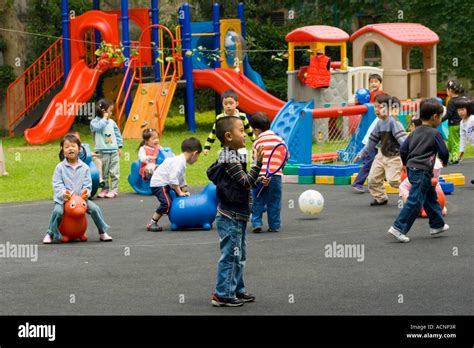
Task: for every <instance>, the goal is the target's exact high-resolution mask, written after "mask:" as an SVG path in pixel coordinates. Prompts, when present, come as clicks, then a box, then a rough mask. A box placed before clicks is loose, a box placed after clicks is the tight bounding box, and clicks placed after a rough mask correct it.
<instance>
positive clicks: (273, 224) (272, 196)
mask: <svg viewBox="0 0 474 348" xmlns="http://www.w3.org/2000/svg"><path fill="white" fill-rule="evenodd" d="M250 125H251V126H252V128H253V131H254V133H255V135H256V136H257V139H255V142H254V143H253V145H252V150H253V151H252V152H253V154H254V159H255V155H256V153H257V149H258V148H259V147H261V146H262V147H263V151H264V155H263V161H262V169H260V175H263V176H264V175H265V173H266V170H267V166H270V168H272V165H275V164H272V163H268V160H269V157H270V153H271V152H272V149H273V148H274V147H275V146H276V145H277V144H279V143H285V142H284V141H283V139H282V138H280V137H279V136H278V135H276V134H275V133H274V132H272V131H271V130H270V119H269V118H268V116H267V114H266V113H264V112H257V113H255V114H253V115H252V116H251V117H250ZM276 168H278V165H277V167H276ZM276 168H274V169H275V170H276ZM282 174H283V173H282V171H281V169H280V170H279V171H278V172H277V173H275V174H274V175H273V176H272V177H271V180H270V182H269V184H268V187H267V188H266V189H265V190H264V191H263V192H262V194H261V195H260V197H257V192H256V189H255V191H254V200H253V205H252V228H253V229H252V232H254V233H259V232H262V225H263V223H262V215H263V212H264V211H265V210H266V211H267V217H268V227H269V228H268V232H278V231H279V230H280V227H281V218H280V211H281V189H282V186H281V178H282Z"/></svg>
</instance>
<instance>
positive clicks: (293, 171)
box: [283, 164, 299, 175]
mask: <svg viewBox="0 0 474 348" xmlns="http://www.w3.org/2000/svg"><path fill="white" fill-rule="evenodd" d="M298 168H299V165H297V164H287V165H286V166H285V168H283V175H298Z"/></svg>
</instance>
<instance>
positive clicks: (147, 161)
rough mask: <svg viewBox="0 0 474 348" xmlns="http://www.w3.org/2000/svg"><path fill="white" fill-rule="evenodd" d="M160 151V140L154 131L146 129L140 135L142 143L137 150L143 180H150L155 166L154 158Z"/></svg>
mask: <svg viewBox="0 0 474 348" xmlns="http://www.w3.org/2000/svg"><path fill="white" fill-rule="evenodd" d="M159 151H160V138H159V136H158V132H157V131H156V129H153V128H147V129H145V130H144V131H143V133H142V142H141V143H140V146H139V149H138V158H139V159H140V175H141V177H142V178H143V180H150V178H151V176H152V175H153V172H154V171H155V169H156V167H157V164H156V158H157V157H158V152H159Z"/></svg>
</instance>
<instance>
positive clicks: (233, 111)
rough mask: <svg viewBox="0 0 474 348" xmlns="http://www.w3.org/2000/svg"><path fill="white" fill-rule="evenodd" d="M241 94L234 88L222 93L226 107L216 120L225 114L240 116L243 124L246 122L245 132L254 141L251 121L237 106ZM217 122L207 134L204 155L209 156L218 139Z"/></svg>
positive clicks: (223, 104)
mask: <svg viewBox="0 0 474 348" xmlns="http://www.w3.org/2000/svg"><path fill="white" fill-rule="evenodd" d="M238 99H239V96H238V95H237V93H235V92H234V91H233V90H231V89H228V90H226V91H224V92H222V95H221V100H222V107H223V108H224V112H223V113H222V114H219V115H217V117H216V122H217V120H219V119H220V118H222V117H225V116H236V117H239V118H240V119H241V120H242V122H243V124H244V129H245V132H246V133H247V135H248V137H249V138H250V139H251V140H252V141H254V140H255V135H254V134H253V130H252V127H251V126H250V124H249V121H248V120H247V116H246V115H245V114H244V113H241V112H240V111H239V110H238V109H237V107H238V106H239V101H238ZM216 122H214V125H213V126H212V131H211V133H209V135H208V136H207V140H206V142H205V143H204V151H203V153H204V155H206V156H207V154H208V153H209V151H210V150H211V146H212V144H214V142H215V141H216Z"/></svg>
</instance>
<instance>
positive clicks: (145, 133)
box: [138, 128, 158, 149]
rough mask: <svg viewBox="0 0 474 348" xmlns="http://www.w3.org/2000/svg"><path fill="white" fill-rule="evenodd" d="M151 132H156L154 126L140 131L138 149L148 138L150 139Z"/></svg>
mask: <svg viewBox="0 0 474 348" xmlns="http://www.w3.org/2000/svg"><path fill="white" fill-rule="evenodd" d="M153 133H157V134H158V132H157V131H156V129H155V128H147V129H145V130H143V132H142V141H141V142H140V145H138V149H140V148H141V147H142V146H143V145H145V144H146V143H147V142H148V140H150V138H151V136H152V135H153Z"/></svg>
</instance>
